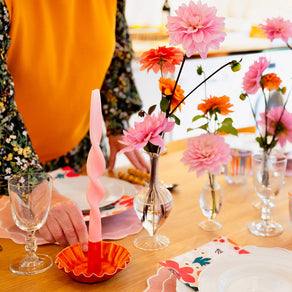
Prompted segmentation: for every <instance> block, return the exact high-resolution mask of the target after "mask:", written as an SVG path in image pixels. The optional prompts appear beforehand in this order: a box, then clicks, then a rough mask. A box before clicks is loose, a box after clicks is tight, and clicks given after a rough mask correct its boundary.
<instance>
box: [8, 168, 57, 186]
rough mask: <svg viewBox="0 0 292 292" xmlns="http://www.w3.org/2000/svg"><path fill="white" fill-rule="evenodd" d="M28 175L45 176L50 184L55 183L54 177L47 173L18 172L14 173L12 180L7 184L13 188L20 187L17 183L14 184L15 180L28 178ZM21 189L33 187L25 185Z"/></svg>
mask: <svg viewBox="0 0 292 292" xmlns="http://www.w3.org/2000/svg"><path fill="white" fill-rule="evenodd" d="M28 175H31V176H34V175H35V176H38V175H45V178H46V179H47V180H48V181H49V182H52V181H53V177H52V176H51V175H50V174H48V173H47V172H45V171H43V172H42V171H39V172H17V173H14V174H12V175H11V176H10V178H9V179H8V180H7V184H8V185H11V186H15V187H19V186H20V185H19V184H17V183H16V182H15V183H14V182H13V180H15V179H17V178H21V177H22V176H23V177H26V176H28ZM21 187H31V186H27V185H23V186H21Z"/></svg>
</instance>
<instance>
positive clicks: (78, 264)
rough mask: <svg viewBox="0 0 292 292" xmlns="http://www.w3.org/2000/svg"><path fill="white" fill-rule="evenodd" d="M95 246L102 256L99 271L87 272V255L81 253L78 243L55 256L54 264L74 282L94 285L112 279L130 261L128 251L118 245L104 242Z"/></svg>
mask: <svg viewBox="0 0 292 292" xmlns="http://www.w3.org/2000/svg"><path fill="white" fill-rule="evenodd" d="M96 244H97V248H100V249H101V254H102V259H101V262H102V263H101V270H96V271H94V272H93V273H89V272H88V253H84V252H83V251H82V249H81V246H80V244H79V243H78V244H75V245H72V246H68V247H66V248H65V249H63V250H62V251H61V252H60V253H59V254H58V255H57V257H56V261H55V263H56V264H57V266H58V268H59V269H60V270H63V271H64V272H65V273H66V274H68V275H69V276H70V277H71V278H73V279H74V280H76V281H79V282H83V283H96V282H101V281H105V280H108V279H110V278H112V277H113V276H114V275H116V274H117V273H118V272H120V271H121V270H123V269H125V268H126V266H127V264H128V263H129V262H130V260H131V259H130V253H129V251H128V250H127V249H126V248H125V247H123V246H121V245H119V244H115V243H113V242H104V241H102V242H101V244H100V242H99V243H96ZM98 266H99V265H97V267H98Z"/></svg>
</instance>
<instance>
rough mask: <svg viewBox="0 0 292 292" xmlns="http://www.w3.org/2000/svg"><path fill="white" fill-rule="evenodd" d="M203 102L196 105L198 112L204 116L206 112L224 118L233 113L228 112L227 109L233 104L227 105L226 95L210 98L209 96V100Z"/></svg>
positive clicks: (227, 98)
mask: <svg viewBox="0 0 292 292" xmlns="http://www.w3.org/2000/svg"><path fill="white" fill-rule="evenodd" d="M203 101H204V102H203V103H200V104H199V105H198V110H200V111H202V112H203V113H204V115H206V114H207V113H208V112H211V113H214V112H218V113H220V114H221V115H224V116H225V115H228V113H232V112H233V111H231V110H229V108H230V107H232V106H233V104H231V103H229V97H228V96H226V95H223V96H221V97H216V96H214V97H212V96H211V95H210V98H208V99H203Z"/></svg>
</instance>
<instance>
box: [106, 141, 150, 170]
mask: <svg viewBox="0 0 292 292" xmlns="http://www.w3.org/2000/svg"><path fill="white" fill-rule="evenodd" d="M122 137H123V136H122V135H117V136H109V137H108V138H109V146H110V156H109V163H108V169H109V170H113V168H114V166H115V163H116V156H117V153H118V152H119V151H120V150H121V149H123V148H124V147H125V146H124V145H123V144H121V143H120V142H119V141H120V140H121V139H122ZM124 154H125V155H126V156H127V158H128V159H129V160H130V162H131V163H132V164H133V165H134V167H136V168H137V169H139V170H141V171H145V170H146V171H147V172H149V171H150V166H149V163H148V162H147V161H146V160H145V159H144V157H143V155H142V154H141V152H140V151H139V150H133V151H129V152H125V153H124Z"/></svg>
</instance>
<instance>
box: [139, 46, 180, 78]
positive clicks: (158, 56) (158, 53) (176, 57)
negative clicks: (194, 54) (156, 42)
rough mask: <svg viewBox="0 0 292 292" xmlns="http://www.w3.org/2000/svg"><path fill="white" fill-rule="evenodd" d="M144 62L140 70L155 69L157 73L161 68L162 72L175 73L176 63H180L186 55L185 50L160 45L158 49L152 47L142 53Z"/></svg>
mask: <svg viewBox="0 0 292 292" xmlns="http://www.w3.org/2000/svg"><path fill="white" fill-rule="evenodd" d="M141 57H142V60H140V64H142V66H141V68H140V71H142V70H145V69H147V72H148V71H149V70H151V69H152V70H153V71H154V73H157V72H158V71H159V70H161V71H162V73H165V74H167V73H168V72H170V73H174V71H175V65H179V64H180V63H181V62H182V60H183V57H184V52H183V51H182V50H180V49H177V48H175V47H168V48H167V47H166V46H163V47H158V48H157V49H151V50H148V51H146V52H144V53H143V54H142V56H141Z"/></svg>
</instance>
